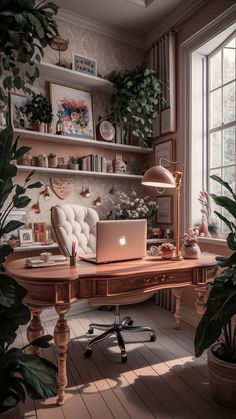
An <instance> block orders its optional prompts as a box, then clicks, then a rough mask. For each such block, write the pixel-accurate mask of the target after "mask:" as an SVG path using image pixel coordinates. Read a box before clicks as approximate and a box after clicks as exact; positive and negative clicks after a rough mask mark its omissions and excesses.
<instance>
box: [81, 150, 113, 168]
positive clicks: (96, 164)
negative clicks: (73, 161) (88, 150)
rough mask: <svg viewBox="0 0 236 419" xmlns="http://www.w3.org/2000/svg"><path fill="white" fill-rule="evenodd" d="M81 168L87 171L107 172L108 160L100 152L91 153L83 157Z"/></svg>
mask: <svg viewBox="0 0 236 419" xmlns="http://www.w3.org/2000/svg"><path fill="white" fill-rule="evenodd" d="M81 170H85V171H87V172H106V171H107V160H106V159H105V157H103V156H102V155H100V154H89V155H88V156H84V157H82V164H81Z"/></svg>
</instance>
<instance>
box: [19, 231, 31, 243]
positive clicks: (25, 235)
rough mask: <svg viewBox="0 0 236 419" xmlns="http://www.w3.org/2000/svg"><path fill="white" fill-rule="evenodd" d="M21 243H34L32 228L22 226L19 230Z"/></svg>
mask: <svg viewBox="0 0 236 419" xmlns="http://www.w3.org/2000/svg"><path fill="white" fill-rule="evenodd" d="M19 239H20V244H21V245H22V244H30V243H33V231H32V230H31V229H26V228H22V229H21V230H19Z"/></svg>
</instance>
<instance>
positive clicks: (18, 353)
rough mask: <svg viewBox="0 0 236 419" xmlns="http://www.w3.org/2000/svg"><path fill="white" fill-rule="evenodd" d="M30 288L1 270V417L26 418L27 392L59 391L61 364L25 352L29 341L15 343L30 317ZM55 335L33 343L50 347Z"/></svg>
mask: <svg viewBox="0 0 236 419" xmlns="http://www.w3.org/2000/svg"><path fill="white" fill-rule="evenodd" d="M25 295H26V290H25V289H24V288H23V287H21V286H20V285H19V284H17V282H16V281H15V280H14V279H12V278H10V277H9V276H8V275H5V274H4V273H1V274H0V322H1V328H0V418H1V417H2V418H3V419H8V418H15V419H22V418H23V417H24V413H23V411H22V407H23V406H22V403H21V402H23V403H24V402H25V396H26V393H27V394H28V396H29V397H31V398H32V399H46V398H49V397H52V396H55V395H56V394H57V368H56V367H55V366H54V365H53V364H52V363H51V362H50V361H48V360H46V359H44V358H42V357H40V356H37V355H33V354H27V353H25V350H26V349H27V347H28V346H29V345H26V346H25V347H23V348H21V349H19V348H16V347H14V346H13V344H14V340H15V338H16V333H17V330H18V328H19V326H20V325H25V324H27V323H28V322H29V320H30V310H29V308H28V307H26V306H25V305H24V304H23V303H22V300H23V298H24V297H25ZM51 339H52V336H50V335H45V336H42V337H40V338H39V339H36V340H35V341H33V342H31V343H30V345H32V346H37V347H41V348H47V347H49V341H50V340H51Z"/></svg>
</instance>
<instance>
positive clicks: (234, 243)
mask: <svg viewBox="0 0 236 419" xmlns="http://www.w3.org/2000/svg"><path fill="white" fill-rule="evenodd" d="M227 245H228V247H229V248H230V249H231V250H236V237H235V233H229V234H228V237H227Z"/></svg>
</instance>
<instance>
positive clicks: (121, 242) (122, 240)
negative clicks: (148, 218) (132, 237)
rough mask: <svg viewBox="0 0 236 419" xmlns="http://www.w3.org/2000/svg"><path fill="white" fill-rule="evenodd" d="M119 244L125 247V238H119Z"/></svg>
mask: <svg viewBox="0 0 236 419" xmlns="http://www.w3.org/2000/svg"><path fill="white" fill-rule="evenodd" d="M119 243H120V245H121V246H125V245H126V238H125V236H122V237H120V238H119Z"/></svg>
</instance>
